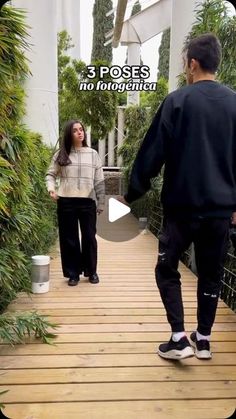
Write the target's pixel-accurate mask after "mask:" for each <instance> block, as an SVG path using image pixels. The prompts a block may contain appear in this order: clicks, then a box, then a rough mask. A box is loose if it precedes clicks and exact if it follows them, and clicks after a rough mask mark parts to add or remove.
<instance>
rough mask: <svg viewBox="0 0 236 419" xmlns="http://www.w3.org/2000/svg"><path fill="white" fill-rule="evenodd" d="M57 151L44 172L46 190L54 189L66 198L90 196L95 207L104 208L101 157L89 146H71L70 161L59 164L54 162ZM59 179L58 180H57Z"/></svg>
mask: <svg viewBox="0 0 236 419" xmlns="http://www.w3.org/2000/svg"><path fill="white" fill-rule="evenodd" d="M58 153H59V151H57V152H56V153H55V154H54V156H53V158H52V161H51V164H50V166H49V168H48V171H47V174H46V184H47V189H48V191H56V192H57V194H58V196H60V197H67V198H92V199H93V200H95V201H96V202H97V208H98V209H100V210H103V209H104V204H105V184H104V174H103V169H102V163H101V159H100V157H99V155H98V153H97V152H96V150H93V149H92V148H90V147H82V148H79V149H76V148H74V147H72V148H71V152H70V155H69V158H70V160H71V163H70V164H69V165H67V166H60V165H59V164H58V163H57V162H56V158H57V156H58ZM58 180H59V182H58Z"/></svg>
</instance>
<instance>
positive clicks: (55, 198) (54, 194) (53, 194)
mask: <svg viewBox="0 0 236 419" xmlns="http://www.w3.org/2000/svg"><path fill="white" fill-rule="evenodd" d="M49 195H50V197H51V198H52V199H53V201H57V200H58V195H57V193H56V192H54V191H50V192H49Z"/></svg>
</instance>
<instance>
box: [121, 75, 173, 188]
mask: <svg viewBox="0 0 236 419" xmlns="http://www.w3.org/2000/svg"><path fill="white" fill-rule="evenodd" d="M167 93H168V86H167V82H166V80H165V79H163V78H160V79H159V80H158V81H157V89H156V91H155V92H150V93H148V95H146V99H147V100H146V103H145V104H144V106H143V105H141V106H129V107H127V108H126V110H125V130H126V134H125V140H124V142H123V144H122V146H121V147H120V148H119V154H120V155H121V156H122V159H123V165H124V175H125V179H126V182H127V181H128V178H129V175H130V170H131V167H132V165H133V162H134V159H135V157H136V154H137V151H138V149H139V147H140V144H141V142H142V140H143V137H144V135H145V133H146V132H147V130H148V128H149V126H150V124H151V121H152V119H153V117H154V115H155V114H156V112H157V110H158V108H159V106H160V104H161V103H162V101H163V100H164V98H165V97H166V95H167ZM147 105H148V108H147Z"/></svg>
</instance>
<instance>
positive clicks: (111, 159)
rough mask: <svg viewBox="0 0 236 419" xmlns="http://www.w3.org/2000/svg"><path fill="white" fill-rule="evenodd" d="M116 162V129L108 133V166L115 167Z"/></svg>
mask: <svg viewBox="0 0 236 419" xmlns="http://www.w3.org/2000/svg"><path fill="white" fill-rule="evenodd" d="M114 164H115V129H113V130H112V131H110V132H109V134H108V166H109V167H113V166H114Z"/></svg>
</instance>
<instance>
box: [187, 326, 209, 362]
mask: <svg viewBox="0 0 236 419" xmlns="http://www.w3.org/2000/svg"><path fill="white" fill-rule="evenodd" d="M190 343H191V345H192V346H193V347H194V349H195V355H196V357H197V358H198V359H211V358H212V353H211V350H210V342H209V340H207V339H201V340H197V334H196V332H193V333H191V335H190Z"/></svg>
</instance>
